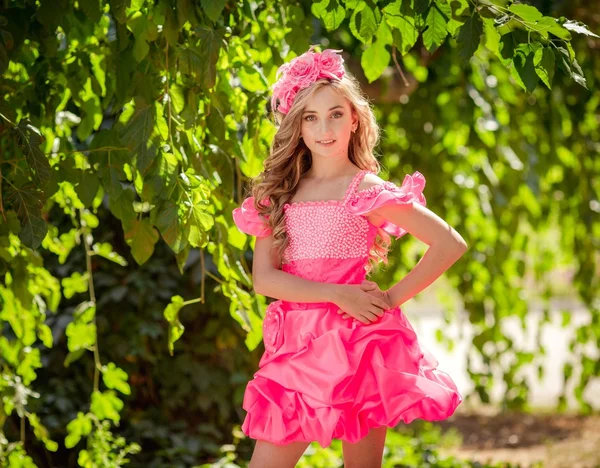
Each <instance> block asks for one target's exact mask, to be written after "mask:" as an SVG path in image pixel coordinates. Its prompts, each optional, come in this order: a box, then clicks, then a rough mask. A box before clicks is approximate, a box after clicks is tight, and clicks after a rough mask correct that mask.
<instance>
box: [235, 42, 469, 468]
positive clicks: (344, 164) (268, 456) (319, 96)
mask: <svg viewBox="0 0 600 468" xmlns="http://www.w3.org/2000/svg"><path fill="white" fill-rule="evenodd" d="M314 47H315V46H312V47H310V49H309V50H308V51H307V52H306V53H304V54H302V55H301V56H299V57H296V58H295V59H293V60H292V61H291V62H290V63H286V64H284V65H282V66H281V67H280V68H279V70H278V72H277V82H276V84H275V86H274V87H273V98H272V102H271V104H272V110H273V115H274V118H275V122H276V124H277V126H278V131H277V133H276V135H275V137H274V141H273V143H272V145H271V151H270V155H269V157H268V158H267V159H266V161H265V162H264V171H263V172H262V173H261V174H260V176H259V177H258V178H256V179H255V180H254V184H253V187H252V196H251V197H248V198H246V199H245V200H244V201H243V203H242V205H241V207H238V208H236V209H235V210H234V211H233V218H234V221H235V223H236V225H237V226H238V228H239V229H240V230H242V231H243V232H245V233H247V234H250V235H253V236H256V237H257V239H256V244H255V250H254V260H253V267H252V274H253V280H254V289H255V291H256V292H257V293H258V294H263V295H265V296H269V297H273V298H277V299H278V300H277V301H275V302H272V303H271V304H269V306H268V307H267V311H266V315H265V319H264V322H263V341H264V344H265V352H264V354H263V356H262V358H261V360H260V363H259V369H258V371H257V372H256V373H255V374H254V378H253V379H252V380H251V381H250V382H249V383H248V386H247V387H246V391H245V394H244V402H243V408H244V410H246V411H247V415H246V418H245V420H244V423H243V425H242V430H243V432H244V433H245V434H246V435H248V436H249V437H251V438H253V439H256V445H255V448H254V452H253V455H252V459H251V461H250V468H270V467H277V468H286V467H294V466H295V465H296V462H297V461H298V460H299V458H300V457H301V456H302V454H303V453H304V451H305V450H306V448H307V446H308V445H309V444H310V442H312V441H317V442H319V444H320V445H321V446H322V447H327V446H329V445H330V444H331V440H332V439H333V438H337V439H341V441H342V449H343V457H344V467H345V468H353V467H359V468H371V467H380V466H381V462H382V458H383V449H384V444H385V437H386V431H387V428H388V427H394V426H396V425H397V424H398V423H399V422H400V421H403V422H404V423H410V422H411V421H412V420H414V419H415V418H421V419H426V420H430V421H433V420H441V419H446V418H448V417H450V416H451V415H452V414H453V413H454V411H455V409H456V407H457V406H458V405H459V404H460V403H461V401H462V397H461V395H460V393H459V392H458V390H457V388H456V385H455V384H454V382H453V381H452V379H451V378H450V377H449V376H448V375H447V374H446V373H444V372H442V371H441V370H438V369H437V365H438V363H437V361H436V360H435V358H434V357H433V356H432V355H430V354H429V353H428V352H427V350H425V349H424V348H423V347H422V346H420V344H419V342H418V340H417V336H416V335H415V332H414V330H413V328H412V327H411V325H410V323H409V322H408V320H407V319H406V317H405V316H404V314H403V312H402V310H401V309H400V305H401V304H403V303H404V302H406V301H407V300H409V299H410V298H412V297H413V296H414V295H415V294H417V293H419V292H420V291H422V290H423V289H424V288H426V287H427V286H428V285H430V284H431V283H433V281H435V280H436V279H437V278H438V277H439V276H440V275H441V274H442V273H443V272H444V271H446V270H447V269H448V268H449V267H450V266H451V265H452V264H453V263H454V262H456V261H457V260H458V259H459V258H460V257H461V256H462V255H463V253H464V252H465V251H466V249H467V245H466V243H465V241H464V240H463V238H462V237H461V236H460V235H459V234H458V233H457V232H456V231H455V230H454V229H453V228H452V227H450V226H449V225H448V224H446V223H445V222H444V221H443V220H442V219H440V218H439V217H438V216H436V215H435V214H434V213H432V212H431V211H430V210H428V209H427V208H425V197H424V195H423V193H422V192H423V189H424V187H425V178H424V177H423V175H421V174H420V173H419V172H415V173H414V174H413V175H406V176H405V178H404V181H403V183H402V185H401V186H397V185H395V184H394V183H392V182H389V181H385V180H382V179H381V178H379V177H378V176H377V175H376V174H377V173H378V172H379V165H378V162H377V160H376V159H375V157H374V156H373V148H374V147H375V145H376V144H377V139H378V127H377V124H376V121H375V118H374V115H373V112H372V110H371V108H370V106H369V103H368V101H367V100H366V99H365V97H364V96H363V95H362V94H361V90H360V87H359V84H358V82H357V81H356V80H355V79H354V78H350V77H349V76H348V75H347V74H346V73H345V70H344V66H343V62H344V60H343V59H342V57H341V56H340V55H339V54H337V52H341V51H339V50H337V51H336V50H331V49H328V50H325V51H323V52H322V53H318V52H315V51H314V50H313V49H314ZM258 200H260V203H259V202H258ZM406 232H410V233H411V234H413V235H414V236H415V237H417V238H418V239H420V240H421V241H423V242H425V243H426V244H427V245H428V246H429V248H428V250H427V251H426V253H425V255H424V256H423V258H422V259H421V260H420V261H419V262H418V264H417V265H416V266H415V267H414V268H413V270H412V271H411V272H410V273H409V274H408V275H406V277H405V278H403V279H402V280H401V281H400V282H398V283H397V284H396V285H394V286H393V287H391V288H390V289H388V290H386V291H382V290H380V289H379V287H378V286H377V284H375V283H373V282H370V281H365V277H366V276H367V274H368V273H369V272H370V271H371V269H372V267H373V266H374V265H375V264H377V262H379V261H383V262H384V263H387V258H386V254H387V251H388V247H389V243H390V235H391V236H394V237H396V238H399V237H402V236H403V235H404V234H406Z"/></svg>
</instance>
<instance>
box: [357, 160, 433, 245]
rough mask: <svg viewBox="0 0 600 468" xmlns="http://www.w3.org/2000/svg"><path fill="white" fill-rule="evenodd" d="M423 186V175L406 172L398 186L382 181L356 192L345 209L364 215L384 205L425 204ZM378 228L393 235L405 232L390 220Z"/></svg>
mask: <svg viewBox="0 0 600 468" xmlns="http://www.w3.org/2000/svg"><path fill="white" fill-rule="evenodd" d="M424 188H425V177H423V174H421V173H420V172H418V171H416V172H415V173H414V174H413V175H409V174H406V176H405V177H404V181H403V182H402V185H401V186H400V187H398V186H397V185H396V184H394V183H393V182H384V183H383V184H380V185H374V186H373V187H370V188H368V189H365V190H360V191H359V192H356V193H355V194H354V196H352V197H350V199H349V200H348V203H347V204H346V210H347V211H348V212H350V213H351V214H354V215H365V214H368V213H369V212H371V211H373V210H375V209H377V208H379V207H381V206H385V205H392V204H397V205H401V204H407V203H412V202H415V203H419V204H420V205H423V206H426V201H425V196H424V195H423V189H424ZM379 228H380V229H383V230H384V231H385V232H387V233H388V234H391V235H393V236H395V237H402V236H403V235H404V234H406V230H405V229H402V228H401V227H400V226H397V225H395V224H393V223H391V222H390V221H385V222H384V223H383V224H382V225H380V226H379Z"/></svg>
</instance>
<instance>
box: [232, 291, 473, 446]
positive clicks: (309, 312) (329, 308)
mask: <svg viewBox="0 0 600 468" xmlns="http://www.w3.org/2000/svg"><path fill="white" fill-rule="evenodd" d="M337 310H338V307H337V306H336V305H334V304H332V303H328V302H325V303H310V304H307V303H293V302H287V301H275V302H272V303H271V304H270V305H269V307H268V308H267V313H266V316H265V320H264V322H263V339H264V343H265V353H264V354H263V356H262V358H261V360H260V363H259V369H258V371H257V372H256V373H255V374H254V378H253V379H252V380H251V381H250V382H249V383H248V386H247V387H246V391H245V393H244V402H243V408H244V410H246V411H247V415H246V418H245V419H244V422H243V424H242V431H243V432H244V433H245V434H246V435H247V436H248V437H251V438H253V439H260V440H267V441H269V442H272V443H274V444H278V445H284V444H288V443H291V442H297V441H304V442H312V441H317V442H318V443H319V444H320V445H321V446H322V447H328V446H329V445H330V444H331V441H332V439H339V440H345V441H348V442H357V441H358V440H360V439H362V438H363V437H365V436H366V435H367V434H368V432H369V430H370V429H371V428H375V427H381V426H386V427H395V426H397V425H398V424H399V423H400V421H402V422H404V423H410V422H411V421H413V420H414V419H416V418H420V419H424V420H428V421H437V420H443V419H446V418H448V417H450V416H451V415H452V414H453V413H454V411H455V409H456V408H457V406H458V405H459V404H460V403H461V402H462V397H461V395H460V393H459V392H458V389H457V387H456V385H455V383H454V382H453V381H452V379H451V378H450V376H449V375H448V374H446V373H445V372H443V371H441V370H439V369H437V365H438V362H437V360H436V359H435V358H434V357H433V356H432V355H431V354H430V353H429V352H428V351H427V350H426V349H425V348H424V347H422V346H420V345H419V342H418V340H417V336H416V334H415V332H414V330H413V328H412V326H411V325H410V323H409V322H408V320H407V319H406V317H405V316H404V314H403V313H402V311H401V309H400V307H396V308H394V309H389V310H387V311H386V312H385V314H384V315H383V316H382V317H381V318H379V319H378V321H376V322H373V323H371V324H368V325H365V324H363V323H361V322H359V321H358V320H355V319H352V318H349V319H346V320H344V319H343V318H342V317H341V315H339V314H338V313H337Z"/></svg>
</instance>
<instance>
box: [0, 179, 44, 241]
mask: <svg viewBox="0 0 600 468" xmlns="http://www.w3.org/2000/svg"><path fill="white" fill-rule="evenodd" d="M7 200H8V201H9V202H10V203H11V204H12V205H14V208H15V211H16V213H17V217H18V218H19V221H20V222H21V230H20V231H19V239H21V241H22V242H23V244H25V245H26V246H27V247H29V248H31V249H37V248H38V247H39V246H40V244H41V243H42V241H43V240H44V237H46V234H47V233H48V226H47V225H46V222H45V221H44V220H43V218H42V211H41V210H42V206H43V204H44V202H43V200H44V196H43V193H42V192H41V191H40V190H38V189H37V188H36V187H34V186H32V185H26V186H23V187H21V188H16V189H15V190H14V191H9V195H8V197H7Z"/></svg>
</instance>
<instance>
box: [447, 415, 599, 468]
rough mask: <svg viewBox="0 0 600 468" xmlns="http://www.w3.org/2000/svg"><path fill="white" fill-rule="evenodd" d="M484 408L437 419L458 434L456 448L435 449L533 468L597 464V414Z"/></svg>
mask: <svg viewBox="0 0 600 468" xmlns="http://www.w3.org/2000/svg"><path fill="white" fill-rule="evenodd" d="M485 413H486V412H484V411H482V410H478V411H477V413H473V412H471V413H466V412H463V413H461V414H459V413H456V414H455V415H454V416H453V417H452V418H451V419H449V420H447V421H441V422H438V423H436V424H437V425H439V426H440V427H441V428H442V430H443V432H444V433H446V432H447V431H448V430H450V428H454V429H455V430H456V431H458V433H459V434H460V435H461V436H462V444H461V446H460V447H454V448H445V449H442V450H440V452H441V453H442V454H443V455H454V456H456V457H458V458H464V459H469V460H475V461H479V462H499V461H505V462H511V463H519V464H521V466H523V467H532V468H533V467H536V466H543V467H544V468H600V414H595V415H591V416H580V415H569V414H533V415H532V414H524V413H506V414H492V413H491V412H489V411H488V412H487V413H488V414H485ZM536 462H542V464H541V465H540V464H539V463H538V464H536Z"/></svg>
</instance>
